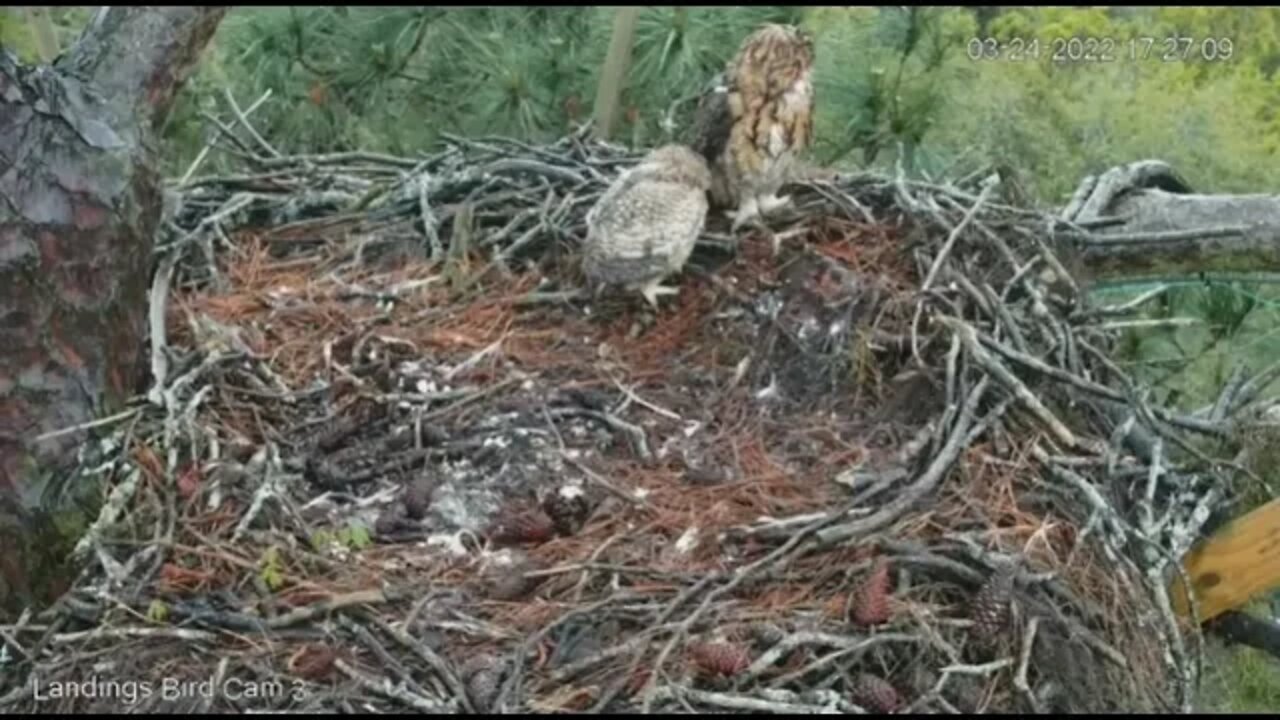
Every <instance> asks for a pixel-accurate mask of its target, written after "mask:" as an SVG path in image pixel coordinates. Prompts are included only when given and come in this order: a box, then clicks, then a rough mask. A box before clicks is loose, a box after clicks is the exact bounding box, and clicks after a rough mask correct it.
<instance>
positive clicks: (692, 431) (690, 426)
mask: <svg viewBox="0 0 1280 720" xmlns="http://www.w3.org/2000/svg"><path fill="white" fill-rule="evenodd" d="M701 429H702V421H700V420H690V421H688V422H686V423H685V424H684V436H685V437H687V438H691V437H693V436H694V435H696V434H697V433H698V431H699V430H701Z"/></svg>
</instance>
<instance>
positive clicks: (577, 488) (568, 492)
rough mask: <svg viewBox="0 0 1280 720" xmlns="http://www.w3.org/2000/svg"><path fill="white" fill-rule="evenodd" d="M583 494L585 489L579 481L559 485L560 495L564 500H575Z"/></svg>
mask: <svg viewBox="0 0 1280 720" xmlns="http://www.w3.org/2000/svg"><path fill="white" fill-rule="evenodd" d="M585 494H586V491H585V490H583V488H582V483H581V482H571V483H565V484H564V485H561V486H560V497H562V498H564V499H565V500H575V499H577V498H580V497H582V496H583V495H585Z"/></svg>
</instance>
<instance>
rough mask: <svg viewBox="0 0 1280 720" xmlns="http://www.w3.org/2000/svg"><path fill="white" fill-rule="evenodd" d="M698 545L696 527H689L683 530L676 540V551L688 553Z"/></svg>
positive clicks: (683, 553)
mask: <svg viewBox="0 0 1280 720" xmlns="http://www.w3.org/2000/svg"><path fill="white" fill-rule="evenodd" d="M696 547H698V528H697V527H691V528H689V529H688V530H685V531H684V534H683V535H681V536H680V539H679V540H676V552H677V553H679V554H681V555H688V554H689V553H691V552H693V549H694V548H696Z"/></svg>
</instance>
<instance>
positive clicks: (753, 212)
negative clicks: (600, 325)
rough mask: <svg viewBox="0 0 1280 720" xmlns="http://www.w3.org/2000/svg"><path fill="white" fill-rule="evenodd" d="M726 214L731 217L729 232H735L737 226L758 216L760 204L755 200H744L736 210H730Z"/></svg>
mask: <svg viewBox="0 0 1280 720" xmlns="http://www.w3.org/2000/svg"><path fill="white" fill-rule="evenodd" d="M727 214H728V216H729V217H731V218H733V225H731V226H729V232H737V231H738V228H740V227H742V226H743V225H746V224H747V223H749V222H751V221H753V220H755V219H757V218H759V217H760V205H759V204H758V203H756V201H755V200H746V201H744V202H743V203H742V205H740V206H739V207H738V210H737V212H733V211H730V212H729V213H727Z"/></svg>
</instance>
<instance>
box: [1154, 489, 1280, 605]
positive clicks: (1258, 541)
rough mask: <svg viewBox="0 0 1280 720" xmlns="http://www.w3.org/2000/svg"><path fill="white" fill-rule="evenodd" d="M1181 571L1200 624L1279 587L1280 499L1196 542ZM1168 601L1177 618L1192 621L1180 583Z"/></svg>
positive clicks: (1173, 586)
mask: <svg viewBox="0 0 1280 720" xmlns="http://www.w3.org/2000/svg"><path fill="white" fill-rule="evenodd" d="M1182 566H1183V567H1184V568H1185V569H1186V571H1187V576H1188V577H1189V578H1190V579H1191V587H1192V590H1193V592H1194V593H1195V597H1196V602H1197V604H1198V606H1197V608H1196V609H1197V611H1198V618H1199V620H1200V622H1206V621H1209V620H1212V619H1213V618H1215V617H1217V616H1219V615H1221V614H1222V613H1224V612H1228V611H1230V610H1235V609H1237V608H1239V607H1241V606H1242V605H1244V604H1245V603H1247V602H1249V600H1251V599H1252V598H1254V597H1256V596H1257V595H1258V594H1260V593H1264V592H1267V591H1268V590H1274V589H1276V588H1280V498H1276V499H1275V500H1272V501H1271V502H1269V503H1267V504H1266V505H1263V506H1262V507H1260V508H1257V509H1256V510H1254V511H1253V512H1250V513H1248V514H1246V515H1243V516H1241V517H1238V518H1236V519H1234V520H1232V521H1231V522H1230V523H1228V524H1227V525H1225V526H1223V527H1222V528H1220V529H1219V530H1218V531H1217V532H1215V533H1214V534H1213V535H1210V536H1209V537H1207V538H1205V539H1203V540H1201V541H1200V542H1198V543H1196V545H1195V546H1193V547H1192V548H1191V551H1190V552H1188V553H1187V555H1186V557H1184V558H1183V561H1182ZM1169 597H1170V599H1171V600H1172V601H1173V607H1174V610H1175V611H1176V612H1177V613H1178V614H1179V615H1181V616H1182V617H1189V616H1190V612H1189V610H1188V607H1187V596H1186V592H1185V591H1184V585H1183V583H1182V580H1181V578H1179V577H1174V578H1173V581H1172V584H1171V585H1170V587H1169Z"/></svg>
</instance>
